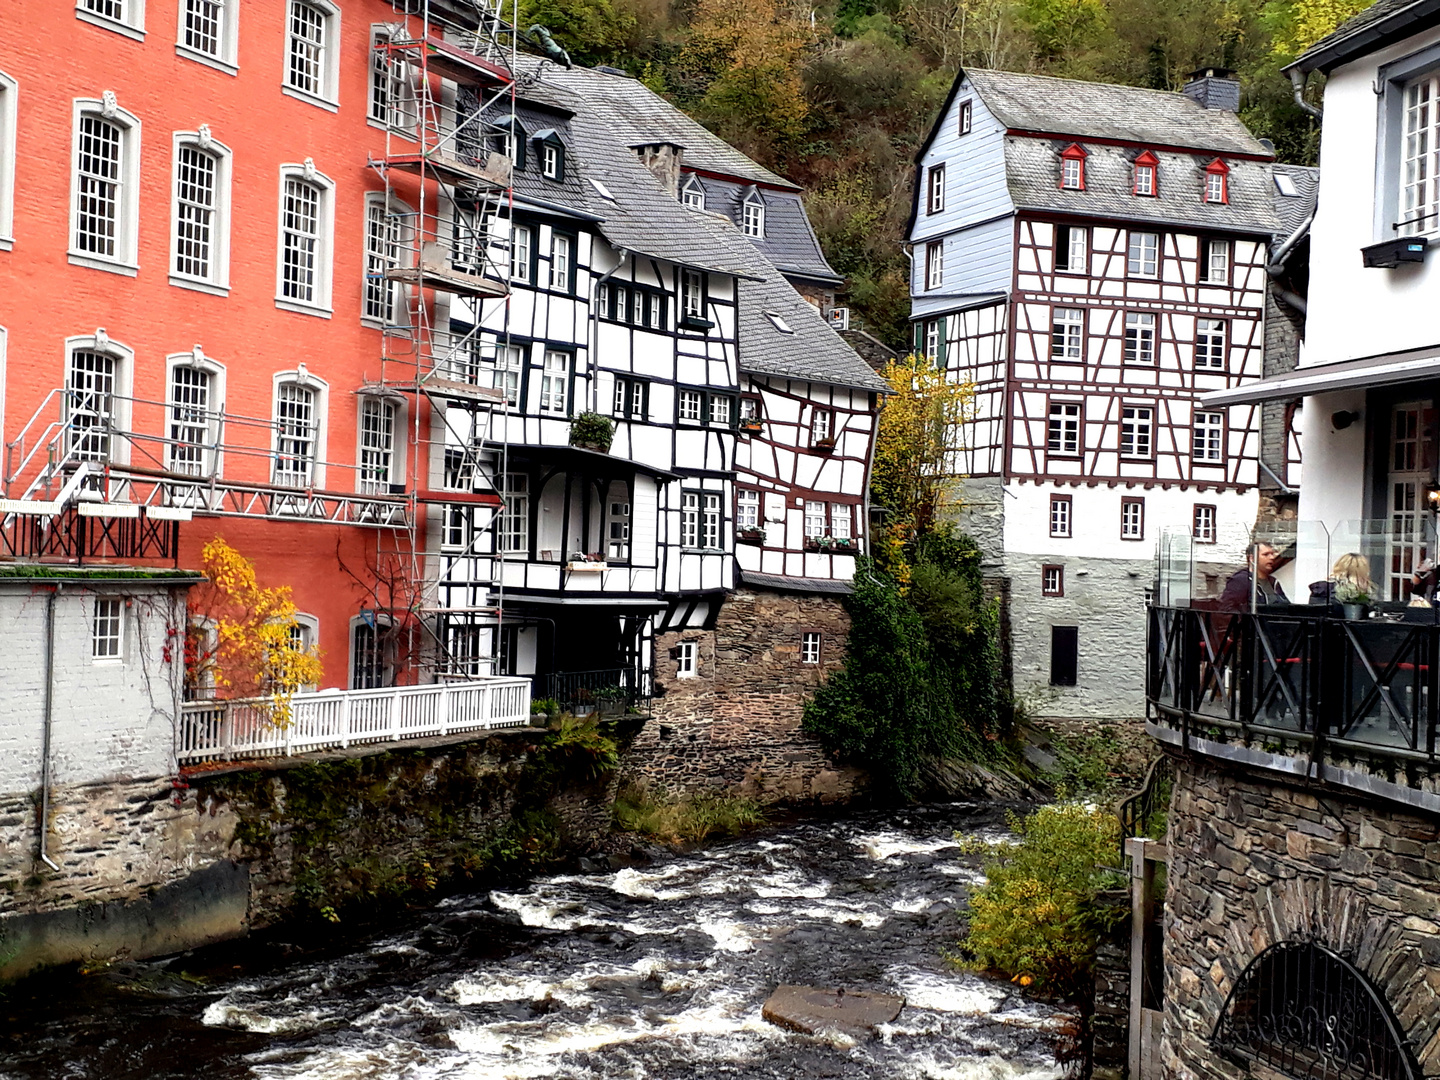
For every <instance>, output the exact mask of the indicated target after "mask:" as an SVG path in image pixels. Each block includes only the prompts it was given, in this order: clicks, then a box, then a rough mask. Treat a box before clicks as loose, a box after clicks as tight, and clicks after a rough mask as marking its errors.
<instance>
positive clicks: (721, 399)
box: [705, 394, 735, 427]
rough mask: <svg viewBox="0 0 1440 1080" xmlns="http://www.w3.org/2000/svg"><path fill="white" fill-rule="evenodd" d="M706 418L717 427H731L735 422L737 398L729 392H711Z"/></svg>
mask: <svg viewBox="0 0 1440 1080" xmlns="http://www.w3.org/2000/svg"><path fill="white" fill-rule="evenodd" d="M705 419H706V422H707V423H709V424H712V425H714V426H715V427H730V426H731V425H732V424H733V423H734V422H735V399H734V398H733V397H731V396H730V395H729V394H711V395H710V397H709V409H708V412H707V415H706V418H705Z"/></svg>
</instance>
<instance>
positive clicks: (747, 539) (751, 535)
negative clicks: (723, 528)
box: [735, 529, 765, 547]
mask: <svg viewBox="0 0 1440 1080" xmlns="http://www.w3.org/2000/svg"><path fill="white" fill-rule="evenodd" d="M735 540H736V542H737V543H740V544H754V545H756V546H757V547H758V546H759V545H761V544H763V543H764V542H765V530H764V529H741V530H739V531H738V532H737V533H736V534H735Z"/></svg>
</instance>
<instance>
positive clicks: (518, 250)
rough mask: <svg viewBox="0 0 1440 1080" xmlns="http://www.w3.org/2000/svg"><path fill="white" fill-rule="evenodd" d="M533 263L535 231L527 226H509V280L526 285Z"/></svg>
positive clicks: (530, 275) (512, 224)
mask: <svg viewBox="0 0 1440 1080" xmlns="http://www.w3.org/2000/svg"><path fill="white" fill-rule="evenodd" d="M534 263H535V230H534V229H533V228H531V226H529V225H518V224H515V223H513V222H512V223H511V225H510V280H511V281H518V282H520V283H522V284H528V283H529V281H530V279H531V277H532V276H533V275H532V273H531V271H532V270H533V268H534Z"/></svg>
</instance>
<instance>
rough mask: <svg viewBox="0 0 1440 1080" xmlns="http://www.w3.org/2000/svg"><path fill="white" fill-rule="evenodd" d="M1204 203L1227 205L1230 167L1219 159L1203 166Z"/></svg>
mask: <svg viewBox="0 0 1440 1080" xmlns="http://www.w3.org/2000/svg"><path fill="white" fill-rule="evenodd" d="M1205 201H1206V202H1207V203H1228V202H1229V201H1230V166H1228V165H1226V164H1225V162H1223V161H1221V160H1220V159H1219V158H1216V159H1215V160H1214V161H1212V162H1210V164H1209V165H1206V166H1205Z"/></svg>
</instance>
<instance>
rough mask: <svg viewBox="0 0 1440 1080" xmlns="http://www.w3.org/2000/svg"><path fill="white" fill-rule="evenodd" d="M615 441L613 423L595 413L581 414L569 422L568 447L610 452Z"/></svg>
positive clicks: (603, 452) (606, 417) (604, 452)
mask: <svg viewBox="0 0 1440 1080" xmlns="http://www.w3.org/2000/svg"><path fill="white" fill-rule="evenodd" d="M614 441H615V422H614V421H613V420H611V419H610V418H609V417H608V416H602V415H601V414H600V413H596V412H582V413H581V414H580V415H579V416H577V417H575V419H574V420H572V421H571V422H570V445H571V446H578V447H580V448H581V449H584V450H598V451H599V452H600V453H602V454H608V453H609V452H610V444H611V443H612V442H614Z"/></svg>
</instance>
